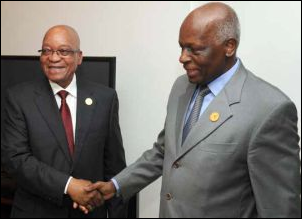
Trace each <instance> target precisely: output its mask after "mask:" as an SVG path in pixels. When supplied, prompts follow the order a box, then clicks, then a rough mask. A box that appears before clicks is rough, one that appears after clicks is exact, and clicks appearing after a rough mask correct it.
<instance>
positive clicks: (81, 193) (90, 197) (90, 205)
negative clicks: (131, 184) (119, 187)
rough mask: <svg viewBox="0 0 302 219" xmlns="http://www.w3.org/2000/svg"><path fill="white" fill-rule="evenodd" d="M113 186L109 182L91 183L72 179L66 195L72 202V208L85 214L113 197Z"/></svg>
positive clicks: (114, 190)
mask: <svg viewBox="0 0 302 219" xmlns="http://www.w3.org/2000/svg"><path fill="white" fill-rule="evenodd" d="M115 192H116V189H115V186H114V184H113V183H112V182H111V181H109V182H101V181H99V182H96V183H92V182H90V181H88V180H82V179H74V178H72V179H71V181H70V184H69V186H68V189H67V193H68V194H69V196H70V197H71V199H72V200H73V202H74V203H73V207H74V208H75V209H76V208H79V209H80V210H81V211H83V212H84V213H85V214H88V213H89V212H91V211H93V210H94V209H95V208H97V207H100V206H102V205H103V204H104V202H105V201H106V200H108V199H111V198H112V197H113V196H114V195H115Z"/></svg>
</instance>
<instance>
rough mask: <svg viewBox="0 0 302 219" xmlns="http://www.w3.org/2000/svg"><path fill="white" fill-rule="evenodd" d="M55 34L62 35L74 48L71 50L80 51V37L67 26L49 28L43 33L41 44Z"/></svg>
mask: <svg viewBox="0 0 302 219" xmlns="http://www.w3.org/2000/svg"><path fill="white" fill-rule="evenodd" d="M57 33H60V34H64V35H65V36H66V37H67V39H68V41H69V42H70V44H72V45H73V47H74V48H73V49H78V50H79V49H80V37H79V35H78V33H77V31H76V30H75V29H74V28H72V27H70V26H68V25H56V26H53V27H51V28H50V29H49V30H48V31H47V32H46V33H45V36H44V38H43V43H44V42H45V41H47V39H48V38H49V37H53V36H54V35H56V34H57Z"/></svg>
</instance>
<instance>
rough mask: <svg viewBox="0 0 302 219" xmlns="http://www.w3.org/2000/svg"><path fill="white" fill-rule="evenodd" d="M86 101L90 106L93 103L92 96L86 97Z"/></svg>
mask: <svg viewBox="0 0 302 219" xmlns="http://www.w3.org/2000/svg"><path fill="white" fill-rule="evenodd" d="M85 103H86V105H88V106H90V105H92V104H93V101H92V99H91V98H86V100H85Z"/></svg>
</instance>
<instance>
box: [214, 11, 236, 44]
mask: <svg viewBox="0 0 302 219" xmlns="http://www.w3.org/2000/svg"><path fill="white" fill-rule="evenodd" d="M216 27H217V32H216V34H217V35H216V39H217V40H218V41H219V42H221V43H222V42H224V41H226V40H228V39H231V38H232V39H235V40H236V41H237V43H238V45H239V42H240V23H239V19H238V17H237V14H236V12H235V11H234V10H232V12H231V14H229V16H227V17H226V18H225V19H221V20H218V21H217V23H216Z"/></svg>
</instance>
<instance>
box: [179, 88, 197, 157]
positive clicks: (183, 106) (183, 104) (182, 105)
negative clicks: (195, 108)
mask: <svg viewBox="0 0 302 219" xmlns="http://www.w3.org/2000/svg"><path fill="white" fill-rule="evenodd" d="M195 89H196V85H194V84H191V83H189V85H188V87H187V89H186V92H185V93H184V94H183V95H181V96H180V97H179V101H178V107H177V109H178V110H177V116H176V129H175V136H176V143H177V148H176V149H177V152H176V153H177V154H178V153H179V151H180V149H181V147H182V145H181V144H182V133H183V127H184V123H185V118H186V112H187V110H188V108H189V105H190V102H191V98H192V96H193V94H194V91H195Z"/></svg>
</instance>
